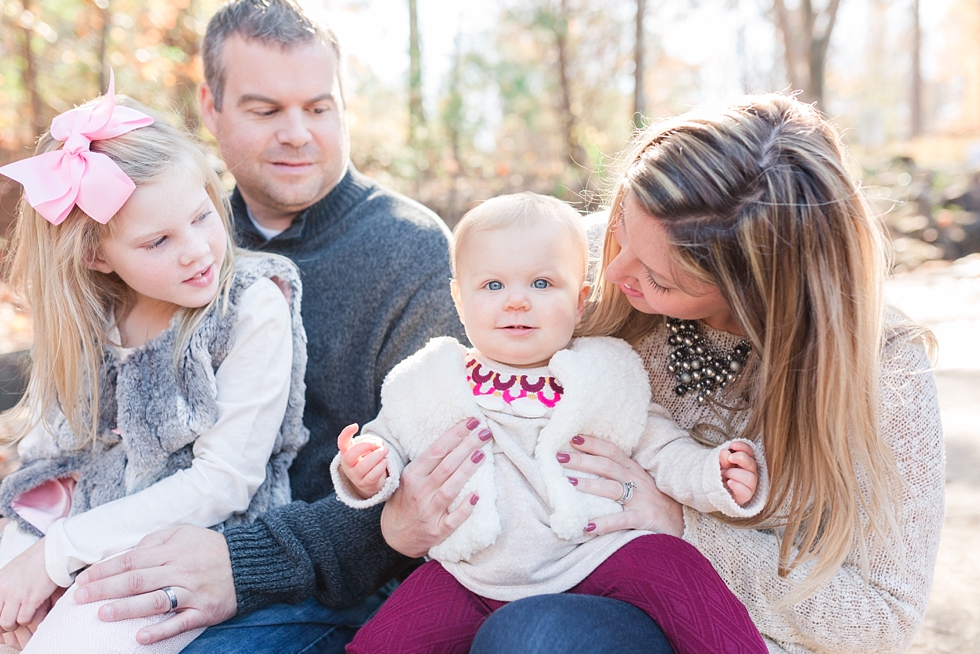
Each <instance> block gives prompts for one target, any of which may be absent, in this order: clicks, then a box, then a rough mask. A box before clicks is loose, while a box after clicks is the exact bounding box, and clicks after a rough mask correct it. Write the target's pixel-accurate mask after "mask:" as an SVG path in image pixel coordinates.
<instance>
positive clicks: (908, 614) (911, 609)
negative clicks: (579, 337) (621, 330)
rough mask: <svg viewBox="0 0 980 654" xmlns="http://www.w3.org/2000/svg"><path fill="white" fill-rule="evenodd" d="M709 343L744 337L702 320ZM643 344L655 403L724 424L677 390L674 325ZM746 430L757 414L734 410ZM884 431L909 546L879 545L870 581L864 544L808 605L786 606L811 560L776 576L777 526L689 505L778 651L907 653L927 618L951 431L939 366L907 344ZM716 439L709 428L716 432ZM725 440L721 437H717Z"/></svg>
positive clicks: (890, 388) (688, 531) (687, 533)
mask: <svg viewBox="0 0 980 654" xmlns="http://www.w3.org/2000/svg"><path fill="white" fill-rule="evenodd" d="M702 330H703V333H704V335H705V338H706V339H707V340H708V342H709V343H711V344H713V345H716V346H718V347H721V348H724V349H726V350H727V349H730V348H731V347H732V346H733V345H734V344H735V343H736V342H737V341H738V340H739V339H738V337H736V336H733V335H731V334H727V333H725V332H719V331H714V330H711V329H709V328H707V327H706V326H704V325H702ZM637 349H638V351H639V353H640V356H641V357H642V359H643V361H644V364H645V365H646V368H647V370H648V372H649V375H650V385H651V387H652V389H653V401H654V402H656V403H659V404H662V405H663V406H664V407H666V408H667V410H668V411H669V412H670V414H671V417H672V418H673V419H674V420H675V421H676V422H677V424H678V425H679V426H680V427H681V428H683V429H690V428H691V427H692V426H693V425H694V424H695V423H699V422H702V423H703V422H707V423H711V424H714V425H717V426H719V427H723V426H724V425H723V421H722V420H721V419H720V418H719V417H717V416H715V415H713V414H712V410H711V409H710V408H708V407H706V406H704V405H700V404H698V402H697V401H696V400H695V399H694V397H693V395H691V394H689V395H688V396H686V397H677V395H675V394H674V391H673V387H674V386H675V382H674V379H673V376H672V375H671V374H670V373H669V372H668V371H667V359H668V355H669V353H670V351H671V349H672V348H671V347H670V346H669V345H667V338H666V333H665V328H664V327H660V328H659V329H657V330H655V331H654V332H653V333H651V334H649V335H648V336H647V337H645V338H644V340H643V341H641V342H640V344H639V345H638V348H637ZM730 419H731V422H732V427H733V428H734V433H736V434H738V433H740V432H741V430H742V429H743V427H744V426H745V424H746V421H747V419H748V412H742V413H741V414H738V415H735V416H732V417H731V418H730ZM881 429H882V432H883V434H884V436H885V440H886V441H887V443H888V444H889V446H890V448H891V450H892V453H893V454H894V456H895V461H896V463H897V464H898V468H899V471H900V473H901V475H902V477H903V479H904V481H905V485H906V486H905V490H904V494H903V505H902V511H901V514H900V515H899V516H898V519H899V524H900V526H901V541H902V547H901V548H895V549H883V548H878V549H873V550H872V552H871V558H870V567H869V571H868V576H867V578H866V579H865V578H863V577H862V574H861V568H860V566H859V558H858V554H857V552H856V551H852V552H851V554H849V555H848V557H847V559H846V561H845V562H844V564H843V566H842V567H841V568H840V570H838V572H837V574H836V575H835V576H834V577H833V578H832V579H831V580H830V581H829V582H828V583H827V584H826V585H825V586H823V587H822V588H820V589H819V590H818V591H817V592H816V593H814V594H813V595H811V596H810V597H808V598H806V599H805V600H803V601H802V602H799V603H797V604H793V605H789V606H787V607H784V608H779V607H778V606H777V605H778V602H779V600H782V599H784V598H785V597H787V595H788V594H789V593H790V591H791V590H792V587H793V584H792V582H793V580H798V579H800V578H802V577H803V576H805V574H806V573H807V572H808V571H809V569H810V567H809V566H804V567H802V569H798V570H796V571H794V572H793V574H791V575H790V577H789V579H783V578H780V577H779V576H778V575H777V574H776V562H777V552H778V550H777V545H776V539H775V537H774V536H773V535H772V534H771V533H767V532H765V531H756V530H745V529H736V528H733V527H730V526H727V525H725V524H722V523H721V522H719V521H718V520H716V519H714V518H712V517H711V516H710V515H706V514H703V513H699V512H698V511H696V510H694V509H691V508H689V507H684V521H685V530H684V536H683V537H684V539H685V540H687V541H688V542H690V543H691V544H693V545H694V546H695V547H697V548H698V549H699V550H700V551H701V553H702V554H704V555H705V556H706V557H707V558H708V559H709V560H710V561H711V562H712V564H713V565H714V566H715V569H716V570H717V571H718V573H719V574H720V575H721V577H722V578H723V579H724V580H725V583H727V584H728V586H729V587H730V588H731V589H732V591H733V592H734V593H735V595H736V596H738V598H739V599H740V600H742V602H743V603H744V604H745V606H746V608H748V611H749V615H751V616H752V619H753V621H754V622H755V624H756V626H757V627H758V628H759V631H760V632H762V635H763V636H764V637H765V638H766V642H767V643H768V645H769V649H770V651H771V652H788V653H790V654H796V653H798V652H833V653H834V654H848V653H852V652H854V653H856V652H862V653H867V652H874V653H876V654H877V653H883V652H901V651H904V650H906V649H907V648H908V647H909V645H910V644H911V641H912V637H913V635H914V634H915V631H916V630H917V629H918V627H919V625H920V624H921V622H922V617H923V613H924V612H925V608H926V601H927V599H928V597H929V588H930V586H931V584H932V577H933V568H934V566H935V562H936V550H937V548H938V544H939V533H940V530H941V528H942V523H943V507H944V499H943V488H944V479H943V437H942V427H941V425H940V420H939V405H938V401H937V398H936V388H935V383H934V380H933V376H932V373H931V371H930V363H929V360H928V358H927V357H926V354H925V352H924V351H923V349H922V348H921V347H919V346H918V345H916V344H912V343H909V342H907V341H900V342H891V343H889V344H888V345H887V346H886V350H885V356H884V358H883V364H882V370H881ZM709 436H710V434H709ZM718 439H719V442H721V439H722V436H721V435H719V436H718Z"/></svg>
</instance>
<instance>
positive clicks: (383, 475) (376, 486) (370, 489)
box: [337, 425, 388, 500]
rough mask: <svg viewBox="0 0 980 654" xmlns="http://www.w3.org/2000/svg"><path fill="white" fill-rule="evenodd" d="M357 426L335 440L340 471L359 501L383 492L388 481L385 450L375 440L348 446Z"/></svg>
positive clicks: (364, 440) (371, 439)
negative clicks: (355, 492)
mask: <svg viewBox="0 0 980 654" xmlns="http://www.w3.org/2000/svg"><path fill="white" fill-rule="evenodd" d="M356 433H357V425H347V426H346V427H344V430H343V431H342V432H340V436H338V437H337V448H338V449H339V450H340V468H341V470H343V471H344V474H345V475H347V478H348V479H349V480H350V483H351V484H352V485H353V486H354V489H355V490H356V491H357V494H358V495H359V496H360V497H361V499H362V500H366V499H368V498H369V497H373V496H375V495H377V494H378V492H379V491H380V490H381V489H382V488H384V485H385V480H386V479H387V478H388V460H387V458H386V457H387V456H388V448H387V447H385V445H384V443H382V442H381V439H379V438H377V437H375V436H367V437H362V438H361V439H360V440H359V441H358V442H356V443H354V444H353V445H352V444H351V440H352V439H353V438H354V435H355V434H356Z"/></svg>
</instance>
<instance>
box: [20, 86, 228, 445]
mask: <svg viewBox="0 0 980 654" xmlns="http://www.w3.org/2000/svg"><path fill="white" fill-rule="evenodd" d="M93 102H95V101H93ZM117 104H119V105H122V106H128V107H132V108H134V109H138V110H139V111H142V112H144V113H146V114H148V115H150V116H153V118H154V122H153V124H151V125H148V126H146V127H141V128H139V129H135V130H133V131H130V132H128V133H126V134H122V135H120V136H116V137H114V138H111V139H106V140H102V141H93V142H92V144H91V150H92V151H93V152H101V153H102V154H105V155H107V156H108V157H109V158H111V159H112V160H113V161H114V162H116V164H118V165H119V167H120V168H121V169H122V171H123V172H124V173H126V175H128V176H129V178H130V179H131V180H133V182H134V183H135V184H136V188H137V189H139V187H140V186H144V185H147V184H154V183H166V181H167V179H168V177H169V176H170V175H171V174H173V173H175V172H177V171H178V169H182V168H189V169H192V170H194V171H195V172H197V173H198V174H200V178H201V183H202V184H203V185H204V187H205V189H206V190H207V193H208V195H209V197H210V198H211V201H212V202H213V203H214V206H215V208H216V209H217V212H218V215H219V216H220V219H221V221H222V223H223V224H224V227H225V232H226V238H227V243H226V254H225V259H224V261H223V262H222V265H221V269H220V271H219V292H218V294H217V296H216V297H215V299H214V300H213V301H212V302H211V303H210V304H208V305H207V306H203V307H200V308H196V309H181V310H180V311H179V312H178V314H177V316H176V330H177V348H176V352H175V359H174V365H175V366H176V365H177V362H178V355H177V353H179V352H180V351H182V350H183V349H184V348H185V347H186V346H187V342H188V341H189V339H190V336H191V333H192V332H193V331H194V329H195V327H196V326H197V325H198V324H199V323H200V321H201V319H202V318H203V317H204V314H205V313H206V312H207V311H208V310H209V309H210V308H211V306H212V305H213V303H214V302H216V301H218V298H219V297H223V298H227V294H228V290H229V288H230V285H231V280H232V276H233V275H234V257H235V247H234V243H233V241H232V236H231V233H232V232H231V229H230V225H229V218H228V215H229V213H228V209H227V200H226V193H225V191H224V188H223V186H222V184H221V181H220V179H219V178H218V176H217V174H216V173H215V171H214V168H213V167H212V166H211V165H210V163H209V162H208V159H207V157H206V156H205V154H204V153H203V152H202V151H201V149H200V148H199V147H198V146H197V144H196V143H195V142H194V141H193V139H192V137H190V136H189V135H188V134H185V133H183V132H181V131H180V130H178V129H177V128H175V127H174V126H172V125H171V124H170V123H168V122H167V121H166V120H165V119H163V118H162V117H160V116H158V115H155V114H154V113H153V112H152V111H150V110H148V109H147V108H145V107H142V106H140V105H139V104H138V103H136V102H134V101H132V100H130V99H128V98H124V97H122V96H118V97H117ZM63 145H64V143H63V142H62V141H58V140H56V139H54V138H52V137H51V135H50V134H49V133H45V134H44V135H42V136H41V138H40V140H39V141H38V145H37V149H36V150H35V155H38V154H43V153H45V152H51V151H55V150H60V149H61V148H62V146H63ZM112 233H113V221H112V220H110V221H109V222H108V223H106V224H105V225H102V224H100V223H98V222H96V221H95V220H93V219H91V218H89V217H88V216H87V215H86V214H85V213H84V212H83V211H82V210H81V209H79V208H78V207H77V206H76V207H75V208H74V209H73V210H72V212H71V213H70V214H69V215H68V217H67V218H66V219H65V220H64V222H62V223H61V224H60V225H52V224H51V223H50V222H48V221H47V220H45V219H44V218H43V217H42V216H41V215H40V214H38V213H37V212H36V211H35V210H34V209H33V208H32V207H31V205H30V204H28V203H27V202H26V200H22V201H21V205H20V214H19V217H18V220H17V224H16V227H15V231H14V235H13V239H12V244H11V250H12V259H11V261H10V264H9V269H8V278H9V283H10V286H11V288H12V290H13V291H14V292H15V293H17V294H18V295H20V296H21V297H22V298H24V300H26V302H27V304H28V305H29V306H30V308H31V313H32V321H33V328H34V348H33V352H32V364H31V375H30V381H29V382H28V386H27V391H26V392H25V394H24V396H23V398H21V400H20V402H18V404H17V406H15V407H14V408H13V409H11V411H10V412H9V413H8V414H7V416H6V417H7V418H8V419H9V420H10V421H11V425H10V426H11V436H12V437H13V439H15V440H16V439H19V438H21V437H23V436H24V435H25V434H26V433H27V431H29V430H30V429H31V428H33V426H34V425H35V424H37V422H38V420H41V421H44V422H45V423H46V424H47V423H48V422H49V421H50V419H51V418H52V417H53V416H52V410H53V409H58V410H60V411H61V413H63V414H64V416H65V418H66V419H67V421H68V425H69V427H70V428H71V430H72V431H73V432H75V433H76V434H78V435H80V436H84V438H83V439H82V440H83V441H84V442H85V443H86V444H91V443H94V442H95V440H96V439H97V438H98V427H99V391H98V389H99V387H100V386H101V384H102V383H103V382H104V381H105V380H103V378H102V377H103V370H102V364H103V359H104V350H105V346H106V345H107V343H108V334H109V332H110V330H111V329H112V327H113V325H114V324H115V321H116V319H117V318H118V317H121V316H123V315H125V313H126V311H127V310H128V309H129V307H130V301H131V298H130V293H129V289H128V287H127V286H126V284H125V283H124V282H123V281H122V280H121V279H120V278H119V277H118V276H117V275H115V274H114V273H113V274H105V273H101V272H97V271H95V270H92V268H91V267H90V265H91V264H92V262H93V260H94V259H95V258H96V257H98V256H99V252H100V248H101V247H102V245H103V243H104V242H105V241H106V239H108V238H109V237H110V236H111V235H112Z"/></svg>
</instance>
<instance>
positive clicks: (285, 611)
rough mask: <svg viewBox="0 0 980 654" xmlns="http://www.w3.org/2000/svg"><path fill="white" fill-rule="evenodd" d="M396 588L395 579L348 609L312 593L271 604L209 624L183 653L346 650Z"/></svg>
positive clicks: (312, 653) (305, 653)
mask: <svg viewBox="0 0 980 654" xmlns="http://www.w3.org/2000/svg"><path fill="white" fill-rule="evenodd" d="M396 586H397V583H396V582H391V583H389V584H388V585H387V586H385V587H383V588H382V589H381V590H379V591H378V592H377V593H375V594H374V595H371V596H370V597H368V598H367V599H366V600H364V601H363V602H361V603H360V604H357V605H355V606H352V607H350V608H348V609H343V610H336V609H329V608H327V607H326V606H323V605H322V604H320V603H319V602H317V601H316V600H315V599H313V598H312V597H311V598H310V599H308V600H306V601H305V602H300V603H299V604H273V605H271V606H267V607H265V608H264V609H259V610H258V611H255V612H253V613H249V614H247V615H242V616H237V617H234V618H232V619H231V620H228V621H227V622H222V623H221V624H218V625H215V626H213V627H208V628H207V629H206V630H205V631H204V633H203V634H201V635H200V636H198V637H197V638H196V639H195V640H194V641H193V642H191V644H190V645H188V646H187V647H186V648H184V650H183V652H184V654H239V653H240V652H249V654H274V653H275V654H280V653H281V654H301V653H302V654H321V653H322V654H342V653H343V651H344V646H345V645H346V644H347V643H349V642H350V641H351V639H352V638H354V634H355V633H356V632H357V629H358V627H360V626H361V625H363V624H364V623H365V622H367V621H368V619H370V617H371V616H372V615H374V612H375V611H377V610H378V607H379V606H381V603H382V602H384V601H385V600H386V599H387V598H388V595H390V594H391V592H392V591H393V590H394V589H395V587H396Z"/></svg>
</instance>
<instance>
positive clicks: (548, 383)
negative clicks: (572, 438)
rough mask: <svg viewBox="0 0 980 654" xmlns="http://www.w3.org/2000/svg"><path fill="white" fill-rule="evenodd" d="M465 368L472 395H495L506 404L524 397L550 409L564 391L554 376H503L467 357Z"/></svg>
mask: <svg viewBox="0 0 980 654" xmlns="http://www.w3.org/2000/svg"><path fill="white" fill-rule="evenodd" d="M466 368H467V369H468V370H469V374H467V375H466V380H467V381H468V382H469V383H470V388H472V389H473V395H496V396H497V397H502V398H503V399H504V402H506V403H507V404H510V403H512V402H514V401H515V400H520V399H522V398H525V397H526V398H530V399H532V400H537V401H539V402H541V404H543V405H545V406H546V407H548V408H549V409H551V408H554V406H555V405H556V404H558V401H559V400H561V396H562V394H563V393H564V392H565V389H564V388H562V387H561V385H560V384H559V383H558V380H556V379H555V378H554V377H537V378H535V379H534V380H533V381H532V380H531V379H528V377H527V375H520V376H518V375H510V376H508V377H507V378H504V377H503V376H502V375H501V374H500V373H499V372H496V371H494V370H490V369H489V368H485V367H484V366H483V364H481V363H480V362H479V361H477V360H476V359H468V360H467V361H466ZM549 390H550V393H549Z"/></svg>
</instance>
